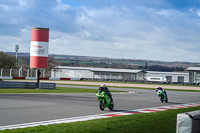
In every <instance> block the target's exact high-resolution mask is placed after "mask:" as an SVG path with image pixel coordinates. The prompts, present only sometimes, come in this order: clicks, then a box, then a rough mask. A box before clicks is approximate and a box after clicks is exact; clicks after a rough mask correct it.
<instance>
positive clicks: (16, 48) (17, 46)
mask: <svg viewBox="0 0 200 133" xmlns="http://www.w3.org/2000/svg"><path fill="white" fill-rule="evenodd" d="M15 51H16V69H17V62H18V61H17V52H18V51H19V45H17V44H16V45H15ZM16 76H17V70H16Z"/></svg>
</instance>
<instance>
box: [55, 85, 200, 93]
mask: <svg viewBox="0 0 200 133" xmlns="http://www.w3.org/2000/svg"><path fill="white" fill-rule="evenodd" d="M57 85H75V86H93V87H99V85H82V84H63V83H57ZM107 87H108V88H127V89H147V90H155V88H145V87H125V86H107ZM164 89H165V88H164ZM165 90H168V91H184V92H200V90H183V89H165Z"/></svg>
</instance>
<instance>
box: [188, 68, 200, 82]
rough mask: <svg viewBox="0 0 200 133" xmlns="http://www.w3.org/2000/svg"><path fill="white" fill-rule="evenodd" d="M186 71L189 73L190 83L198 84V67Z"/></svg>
mask: <svg viewBox="0 0 200 133" xmlns="http://www.w3.org/2000/svg"><path fill="white" fill-rule="evenodd" d="M186 70H187V71H189V82H190V83H200V67H188V68H187V69H186Z"/></svg>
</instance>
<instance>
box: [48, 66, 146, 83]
mask: <svg viewBox="0 0 200 133" xmlns="http://www.w3.org/2000/svg"><path fill="white" fill-rule="evenodd" d="M51 78H83V79H84V78H86V79H103V80H129V81H135V80H144V72H143V71H142V70H133V69H112V68H92V67H69V66H57V67H55V68H54V69H52V71H51Z"/></svg>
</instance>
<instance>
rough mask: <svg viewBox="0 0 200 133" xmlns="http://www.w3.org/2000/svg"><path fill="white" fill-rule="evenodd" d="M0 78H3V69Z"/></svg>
mask: <svg viewBox="0 0 200 133" xmlns="http://www.w3.org/2000/svg"><path fill="white" fill-rule="evenodd" d="M1 77H3V68H1Z"/></svg>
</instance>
